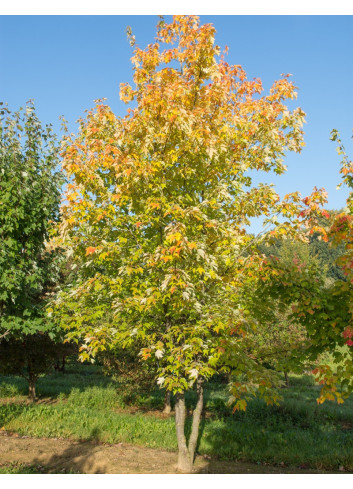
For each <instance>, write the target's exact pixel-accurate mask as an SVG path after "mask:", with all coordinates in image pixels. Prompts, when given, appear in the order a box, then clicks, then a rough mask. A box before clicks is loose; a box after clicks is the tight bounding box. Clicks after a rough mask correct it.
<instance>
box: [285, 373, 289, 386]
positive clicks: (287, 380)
mask: <svg viewBox="0 0 353 489" xmlns="http://www.w3.org/2000/svg"><path fill="white" fill-rule="evenodd" d="M284 380H285V382H286V387H289V378H288V372H287V371H285V372H284Z"/></svg>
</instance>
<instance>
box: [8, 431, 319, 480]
mask: <svg viewBox="0 0 353 489" xmlns="http://www.w3.org/2000/svg"><path fill="white" fill-rule="evenodd" d="M0 433H1V434H0V465H1V466H3V469H4V468H5V467H6V466H10V465H11V464H26V465H28V466H37V467H38V470H39V471H40V470H42V471H43V472H46V473H60V472H63V473H68V472H71V473H72V472H74V473H86V474H175V473H176V467H175V464H176V453H175V452H168V451H162V450H154V449H150V448H144V447H137V446H133V445H128V444H125V443H124V444H123V443H119V444H115V445H108V444H103V443H93V442H90V441H85V442H78V441H70V440H62V439H53V438H51V439H45V438H29V437H20V436H18V435H16V434H15V435H11V434H9V433H6V432H5V431H3V432H0ZM195 472H196V473H225V474H246V473H258V474H276V473H287V474H288V473H323V472H319V471H315V470H309V469H308V470H306V469H290V468H288V467H284V466H279V467H275V466H270V465H258V464H251V463H243V462H222V461H219V460H211V459H209V458H205V457H198V458H197V459H196V462H195Z"/></svg>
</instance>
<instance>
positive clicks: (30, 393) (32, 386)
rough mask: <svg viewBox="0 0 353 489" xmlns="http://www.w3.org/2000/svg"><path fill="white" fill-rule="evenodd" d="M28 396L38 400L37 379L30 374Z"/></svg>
mask: <svg viewBox="0 0 353 489" xmlns="http://www.w3.org/2000/svg"><path fill="white" fill-rule="evenodd" d="M28 398H29V399H30V400H31V401H32V402H34V401H35V400H36V379H35V377H34V375H32V374H30V376H29V379H28Z"/></svg>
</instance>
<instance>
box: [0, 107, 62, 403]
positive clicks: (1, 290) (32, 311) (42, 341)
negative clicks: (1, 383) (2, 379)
mask: <svg viewBox="0 0 353 489" xmlns="http://www.w3.org/2000/svg"><path fill="white" fill-rule="evenodd" d="M1 105H2V104H1ZM58 151H59V148H58V144H57V143H56V137H55V135H54V134H53V133H52V130H51V128H50V127H49V126H46V127H45V128H43V127H42V125H41V124H40V122H39V120H38V118H37V116H36V114H35V109H34V105H33V103H31V102H29V103H28V104H27V106H26V108H25V110H22V109H20V110H19V111H18V112H16V113H11V112H10V110H9V109H8V108H7V106H2V108H1V110H0V236H1V242H0V352H1V355H0V366H1V367H0V368H1V369H2V371H3V372H4V371H9V370H11V368H12V367H13V369H17V366H16V367H15V365H17V364H18V362H19V363H23V362H24V363H25V360H24V356H25V357H26V358H29V356H30V355H32V353H33V355H35V357H36V358H37V360H36V362H32V361H30V362H29V363H28V362H27V370H28V380H29V383H30V395H31V397H33V395H32V394H33V392H34V380H33V379H35V378H36V376H37V374H38V373H39V371H40V368H39V365H42V366H44V365H46V364H47V360H46V358H44V357H45V356H46V355H47V353H46V352H45V351H44V350H42V348H43V349H44V347H48V349H49V350H50V351H51V350H52V347H53V345H52V342H53V340H54V339H55V338H56V339H57V338H58V335H59V336H60V334H61V333H60V331H57V330H55V328H54V324H53V323H52V322H50V321H48V320H47V319H46V318H45V317H44V316H45V315H44V314H43V311H45V307H44V305H45V303H46V302H47V300H48V297H49V294H50V293H51V292H52V290H53V287H54V285H55V284H56V280H57V279H58V276H59V271H60V268H59V260H60V252H59V251H58V249H56V250H54V249H49V247H47V246H46V242H47V241H48V240H49V232H50V227H51V226H52V224H53V222H57V221H58V220H59V205H60V193H61V185H62V182H63V180H62V174H61V172H60V171H59V168H58V162H59V159H58V156H59V155H58ZM36 344H37V346H35V345H36ZM25 345H26V346H25ZM32 347H33V352H31V351H30V350H28V348H30V349H31V348H32ZM18 349H21V350H22V351H16V350H18ZM25 350H26V352H27V353H25ZM41 352H42V353H41ZM5 353H6V354H5ZM48 354H49V353H48ZM9 355H11V357H9ZM40 355H43V359H39V357H40ZM32 364H33V365H34V364H36V365H37V366H36V367H34V370H31V368H30V365H32ZM46 368H47V367H45V369H46ZM45 369H44V371H45Z"/></svg>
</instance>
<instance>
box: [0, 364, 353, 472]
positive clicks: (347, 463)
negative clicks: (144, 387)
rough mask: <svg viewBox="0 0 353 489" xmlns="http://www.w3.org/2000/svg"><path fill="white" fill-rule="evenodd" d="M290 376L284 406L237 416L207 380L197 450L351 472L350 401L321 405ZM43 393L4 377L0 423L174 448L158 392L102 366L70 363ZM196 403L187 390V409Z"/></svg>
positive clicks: (260, 406) (222, 389)
mask: <svg viewBox="0 0 353 489" xmlns="http://www.w3.org/2000/svg"><path fill="white" fill-rule="evenodd" d="M290 381H291V387H290V388H289V389H283V391H282V393H283V396H284V400H283V401H282V403H281V404H280V406H266V405H265V404H264V403H263V402H262V401H260V400H253V401H251V402H250V403H249V405H248V408H247V411H246V412H244V413H239V412H237V413H236V414H234V415H232V414H231V411H230V409H229V408H228V407H227V406H226V400H227V389H226V386H224V385H221V384H209V385H208V386H207V387H206V392H205V402H206V412H207V413H208V416H207V417H205V418H204V419H203V420H202V424H201V429H200V443H199V447H198V452H199V453H200V454H205V455H206V454H207V455H211V456H213V457H217V458H219V459H222V460H241V461H249V462H255V463H270V464H282V465H283V464H285V465H288V466H296V467H299V466H302V467H305V468H313V469H319V470H338V469H339V467H342V466H343V467H344V468H345V470H347V471H353V399H352V398H350V399H348V400H347V401H346V402H345V403H344V404H343V405H337V404H334V403H325V404H324V405H320V406H318V405H317V403H316V398H317V396H318V388H317V387H316V386H314V385H313V380H312V378H311V377H310V376H291V377H290ZM38 391H39V392H40V393H41V395H42V397H43V399H42V401H40V402H38V403H35V404H28V403H27V402H24V401H25V399H26V398H25V394H26V384H25V383H24V382H23V381H22V380H21V379H19V378H16V377H6V378H5V377H2V378H0V397H3V398H5V399H4V400H3V402H2V404H1V405H0V428H1V427H3V428H4V429H5V430H7V431H13V432H17V433H19V434H20V435H26V436H33V437H48V438H50V437H58V438H59V437H62V438H70V439H76V440H97V441H101V442H107V443H118V442H125V443H131V444H136V445H141V446H146V447H152V448H161V449H167V450H176V448H177V445H176V436H175V427H174V418H173V417H162V416H160V414H159V413H160V411H156V410H159V409H161V408H162V406H163V392H161V391H159V390H156V391H154V392H138V391H135V390H134V386H128V385H126V384H124V383H123V382H122V381H119V379H117V380H116V379H114V378H112V377H105V376H103V375H102V373H101V372H100V369H99V367H97V366H94V365H83V366H82V365H78V366H75V365H73V366H71V367H70V369H69V371H68V373H66V374H65V375H62V374H53V375H50V376H47V377H44V378H41V379H40V381H39V383H38ZM194 402H195V398H194V395H193V393H189V395H188V396H187V406H188V408H189V409H190V408H192V407H193V405H194ZM132 407H134V408H135V411H134V412H133V413H132V412H131V408H132ZM129 410H130V412H129ZM146 410H148V412H146ZM152 410H155V411H154V412H151V411H152ZM188 428H189V429H190V425H188ZM0 469H1V467H0ZM16 470H17V469H16ZM21 470H22V469H21ZM28 470H32V469H28ZM33 470H34V469H33ZM26 473H27V472H26Z"/></svg>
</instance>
